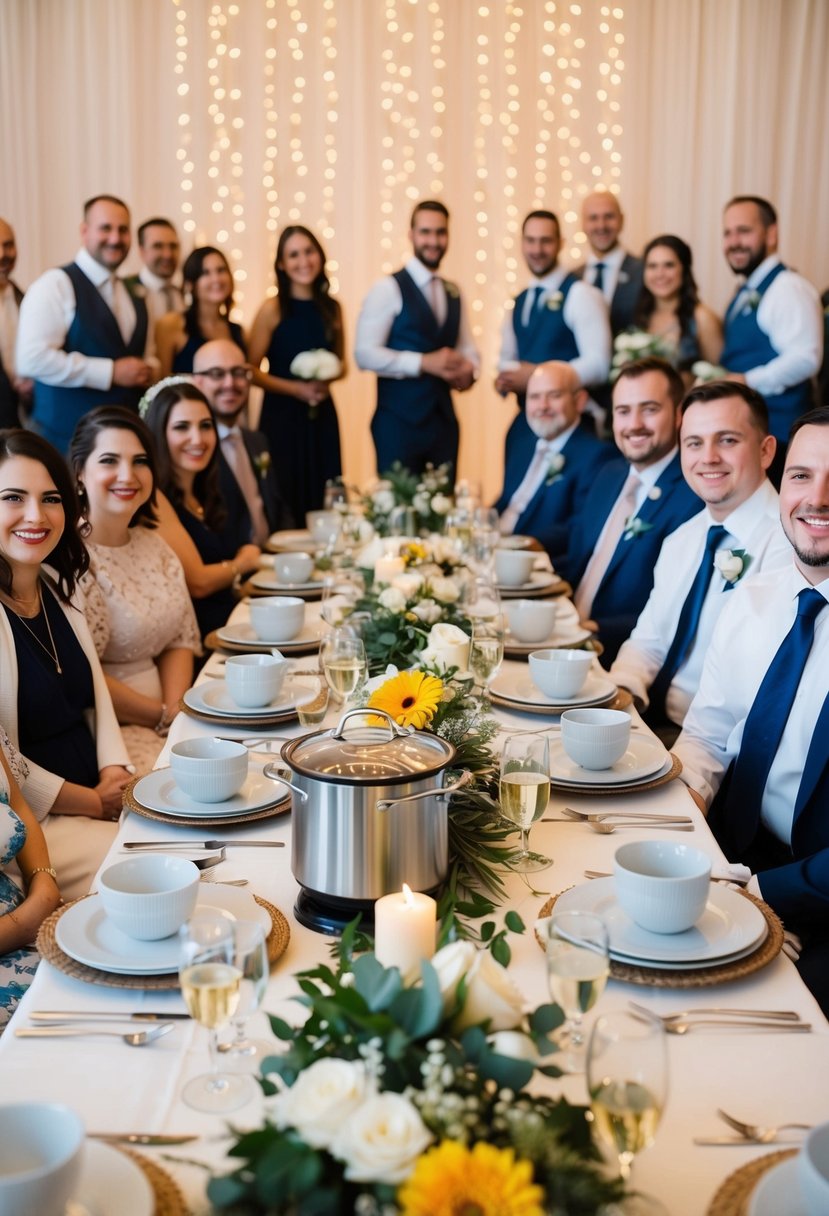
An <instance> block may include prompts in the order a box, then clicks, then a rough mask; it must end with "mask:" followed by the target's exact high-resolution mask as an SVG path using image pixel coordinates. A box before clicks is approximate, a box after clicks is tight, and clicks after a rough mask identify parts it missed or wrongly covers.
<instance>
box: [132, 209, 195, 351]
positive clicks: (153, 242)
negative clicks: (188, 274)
mask: <svg viewBox="0 0 829 1216" xmlns="http://www.w3.org/2000/svg"><path fill="white" fill-rule="evenodd" d="M137 235H138V253H139V256H140V257H141V261H142V263H143V264H142V266H141V269H140V270H139V272H138V274H131V275H129V276H128V277H127V278H126V279H125V280H124V282H125V283H126V285H127V287H128V289H129V290H130V291H131V292H132V294H133V295H134V296H138V297H139V298H140V299H142V300H143V301H144V303H145V304H146V305H147V313H148V315H149V318H150V332H151V333H152V334H153V335H154V334H155V327H156V324H157V323H158V322H159V321H160V320H161V318H162V317H163V316H165V315H166V314H167V313H168V312H182V311H183V310H184V296H183V295H182V294H181V288H180V287H179V286H177V284H176V283H175V282H174V281H173V280H174V278H175V274H176V271H177V270H178V263H179V257H180V255H181V245H180V243H179V239H178V233H177V232H176V230H175V228H174V226H173V224H172V223H171V222H170V220H166V219H164V218H163V217H162V216H153V218H152V219H149V220H144V223H143V224H139V226H138V234H137Z"/></svg>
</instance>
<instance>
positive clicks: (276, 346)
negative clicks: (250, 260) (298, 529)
mask: <svg viewBox="0 0 829 1216" xmlns="http://www.w3.org/2000/svg"><path fill="white" fill-rule="evenodd" d="M274 269H275V271H276V283H277V295H276V297H275V298H274V299H269V300H266V301H265V303H264V304H263V305H262V307H261V308H260V309H259V312H258V313H257V314H256V320H255V321H254V323H253V329H252V330H251V335H250V362H251V364H252V366H253V368H254V369H255V370H254V383H256V384H258V385H260V387H261V388H263V389H264V390H265V399H264V401H263V403H262V415H261V417H260V419H259V429H260V430H261V431H263V432H264V434H265V435H266V437H267V440H268V445H269V447H270V450H271V457H272V459H273V462H274V466H275V469H276V478H277V481H278V483H279V490H280V493H281V494H282V497H283V498H284V499H285V500H286V502H287V503H288V507H289V509H290V511H291V514H292V515H293V516H294V518H295V519H296V521H297V523H300V524H301V523H302V522H303V521H304V519H305V513H306V512H307V511H313V510H315V509H317V508H319V507H321V506H322V505H323V499H324V496H325V483H326V481H328V480H330V479H332V478H336V477H339V476H340V473H341V472H342V462H341V459H340V432H339V427H338V425H337V411H336V410H335V409H334V402H333V401H332V400H331V394H330V391H329V385H330V383H331V381H332V380H338V379H340V378H341V377H342V376H343V375H344V374H345V370H344V358H345V353H344V352H345V339H344V334H343V320H342V310H341V309H340V306H339V304H338V303H337V301H336V300H335V299H334V298H333V297H332V296H331V295H330V294H329V292H330V283H329V280H328V276H327V274H326V273H325V253H324V252H323V248H322V245H320V243H319V241H318V240H317V238H316V237H315V236H314V234H313V232H309V230H308V229H307V228H303V227H302V226H301V225H299V224H296V225H293V226H291V227H290V228H286V229H285V230H284V231H283V233H282V235H281V236H280V238H279V244H278V246H277V250H276V262H275V264H274ZM319 350H324V351H330V352H332V354H333V355H335V356H336V359H334V360H331V359H329V360H328V362H329V363H330V364H331V368H330V371H328V372H327V373H326V376H325V378H324V379H305V378H301V376H300V375H298V374H297V372H296V371H292V370H291V365H292V364H293V363H294V360H295V359H296V357H297V356H298V355H301V354H303V353H304V352H307V351H319ZM265 358H267V360H268V371H267V372H263V371H260V370H258V369H259V366H260V364H261V362H262V360H263V359H265ZM311 362H313V360H311ZM312 374H313V372H312Z"/></svg>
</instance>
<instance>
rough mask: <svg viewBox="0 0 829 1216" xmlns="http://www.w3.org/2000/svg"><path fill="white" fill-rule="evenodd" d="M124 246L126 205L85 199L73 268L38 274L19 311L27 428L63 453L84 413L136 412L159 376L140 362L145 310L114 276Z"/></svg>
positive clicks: (102, 196) (126, 250)
mask: <svg viewBox="0 0 829 1216" xmlns="http://www.w3.org/2000/svg"><path fill="white" fill-rule="evenodd" d="M130 239H131V238H130V213H129V210H128V209H127V206H126V204H125V203H123V202H121V200H120V199H119V198H115V197H114V196H113V195H111V194H99V195H97V196H96V197H95V198H91V199H89V201H88V202H87V203H86V204H85V205H84V212H83V222H82V224H81V241H82V247H81V249H80V250H79V251H78V253H77V254H76V256H75V260H74V262H70V263H68V264H67V265H66V266H63V267H61V268H60V269H55V270H47V271H46V273H45V274H42V275H41V276H40V278H39V279H36V280H35V282H34V283H33V284H32V285H31V287H30V288H29V290H28V291H27V292H26V295H25V296H24V298H23V303H22V305H21V307H20V323H19V326H18V330H17V351H16V355H17V372H18V375H21V376H30V377H31V378H32V379H33V380H34V382H35V389H34V409H33V411H32V416H31V419H30V426H31V427H32V429H33V430H35V431H37V432H38V434H40V435H43V436H44V437H45V438H46V439H48V440H49V442H50V443H53V444H54V445H55V447H56V448H58V449H59V450H60V451H62V452H66V451H67V450H68V447H69V441H70V439H71V438H72V434H73V432H74V430H75V426H76V424H77V422H78V419H79V418H80V417H82V415H83V414H86V413H88V412H89V410H91V409H94V408H95V406H96V405H107V404H110V403H114V404H117V405H131V406H133V407H134V408H135V409H137V408H138V402H139V400H140V398H141V394H142V392H143V391H144V389H145V388H147V386H148V385H149V384H151V383H152V381H153V379H154V377H155V375H156V374H157V365H156V366H154V365H153V363H151V362H150V361H149V360H148V359H147V358H146V357H145V356H146V348H147V346H148V343H149V344H150V348H152V345H151V336H150V335H149V334H148V324H147V309H146V307H145V305H144V302H143V300H136V299H134V298H133V297H132V296H131V295H130V293H129V291H128V290H127V288H126V286H125V285H124V281H123V279H120V278H119V277H118V275H117V273H116V272H117V270H118V268H119V267H120V266H121V264H122V263H123V261H124V259H125V258H126V256H127V254H128V253H129V251H130Z"/></svg>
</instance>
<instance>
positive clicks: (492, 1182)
mask: <svg viewBox="0 0 829 1216" xmlns="http://www.w3.org/2000/svg"><path fill="white" fill-rule="evenodd" d="M532 1176H533V1167H532V1165H531V1163H530V1162H529V1161H516V1160H515V1153H514V1152H513V1150H512V1149H511V1148H504V1149H500V1148H493V1146H492V1145H491V1144H484V1143H483V1141H479V1143H478V1144H476V1145H475V1146H474V1147H473V1148H471V1149H469V1148H466V1147H465V1146H464V1145H463V1144H458V1143H457V1141H455V1140H444V1141H443V1143H442V1144H439V1145H438V1146H437V1148H432V1149H430V1150H429V1151H428V1153H424V1155H423V1156H422V1157H420V1158H419V1160H418V1162H417V1165H416V1166H415V1168H414V1170H413V1171H412V1174H411V1176H410V1177H409V1179H408V1181H407V1182H404V1184H403V1186H402V1187H401V1188H400V1191H399V1192H398V1195H397V1202H398V1203H399V1205H400V1210H401V1216H544V1208H543V1206H542V1205H543V1203H544V1192H543V1190H542V1189H541V1187H540V1186H536V1185H535V1183H534V1182H533V1180H532Z"/></svg>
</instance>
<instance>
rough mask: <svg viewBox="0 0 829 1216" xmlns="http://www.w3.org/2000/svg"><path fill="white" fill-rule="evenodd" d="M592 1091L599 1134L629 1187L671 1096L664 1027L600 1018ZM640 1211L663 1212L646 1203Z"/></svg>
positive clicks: (592, 1047)
mask: <svg viewBox="0 0 829 1216" xmlns="http://www.w3.org/2000/svg"><path fill="white" fill-rule="evenodd" d="M587 1088H588V1091H589V1094H590V1106H591V1109H592V1111H593V1120H594V1126H595V1129H596V1132H597V1133H598V1136H599V1138H600V1139H601V1140H602V1141H604V1143H605V1145H606V1146H607V1147H608V1148H610V1149H612V1150H613V1151H614V1152H615V1153H616V1156H617V1157H618V1160H619V1172H620V1174H621V1176H622V1178H624V1179H625V1181H627V1180H628V1179H629V1178H630V1170H631V1164H632V1162H633V1158H634V1157H635V1156H636V1154H637V1153H639V1152H641V1151H642V1149H643V1148H647V1147H648V1146H649V1145H651V1144H653V1141H654V1137H655V1135H656V1129H657V1127H658V1125H659V1120H660V1118H661V1116H662V1111H663V1109H664V1106H665V1101H666V1099H667V1096H668V1053H667V1050H666V1046H665V1030H664V1027H663V1026H662V1025H661V1024H660V1023H659V1022H658V1021H656V1019H653V1020H649V1019H648V1020H645V1019H640V1018H636V1017H634V1016H633V1014H630V1013H609V1014H604V1015H603V1016H602V1017H599V1018H597V1019H596V1024H595V1026H594V1027H593V1033H592V1034H591V1036H590V1044H589V1046H588V1049H587ZM624 1210H625V1212H628V1211H629V1210H630V1211H631V1212H633V1211H636V1210H637V1208H636V1205H635V1204H634V1206H633V1207H632V1208H630V1209H629V1208H628V1207H627V1206H626V1207H625V1209H624ZM638 1210H642V1211H648V1212H656V1211H657V1208H656V1207H655V1206H654V1201H652V1200H645V1199H644V1197H643V1205H640V1208H639V1209H638Z"/></svg>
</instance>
